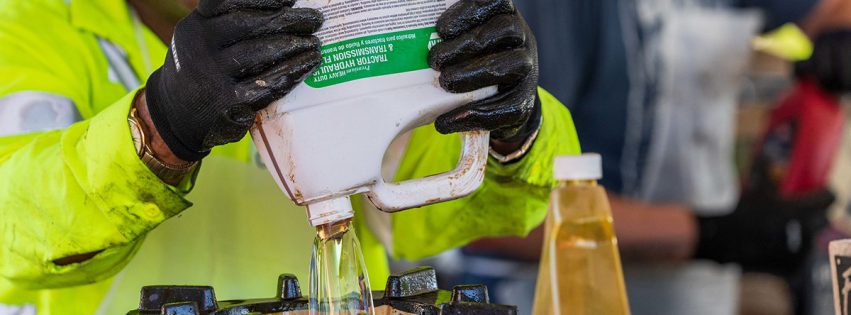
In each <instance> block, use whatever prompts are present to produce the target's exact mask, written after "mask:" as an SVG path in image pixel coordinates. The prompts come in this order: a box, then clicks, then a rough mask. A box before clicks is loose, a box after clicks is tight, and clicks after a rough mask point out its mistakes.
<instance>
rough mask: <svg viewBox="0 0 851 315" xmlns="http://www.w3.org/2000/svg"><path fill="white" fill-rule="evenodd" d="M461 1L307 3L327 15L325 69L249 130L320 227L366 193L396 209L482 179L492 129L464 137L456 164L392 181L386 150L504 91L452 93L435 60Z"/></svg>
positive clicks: (464, 190)
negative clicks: (444, 18) (441, 27)
mask: <svg viewBox="0 0 851 315" xmlns="http://www.w3.org/2000/svg"><path fill="white" fill-rule="evenodd" d="M455 2H457V0H424V1H396V0H371V1H364V0H301V1H298V2H297V3H296V7H310V8H315V9H318V10H320V11H321V12H322V13H323V14H324V15H325V19H326V21H325V24H324V25H323V27H322V29H321V30H320V31H319V33H318V36H319V37H320V38H321V39H322V42H323V47H322V56H323V62H322V65H321V66H320V67H319V68H318V69H317V70H316V72H315V73H314V74H313V75H312V76H310V77H308V78H307V79H306V80H305V82H304V83H302V84H300V85H299V86H297V87H296V88H295V89H294V90H293V91H292V92H291V93H290V94H289V95H288V96H287V97H285V98H284V99H282V100H280V101H278V102H276V103H274V104H272V105H271V106H269V107H268V108H267V109H265V110H263V111H261V112H260V113H259V114H258V118H257V123H256V124H255V126H254V128H252V131H251V134H252V137H253V139H254V142H255V144H256V146H257V148H258V151H259V152H260V155H261V157H262V159H263V160H264V162H265V163H266V166H267V167H268V168H269V170H270V171H271V172H272V175H273V176H274V177H275V180H276V181H277V182H278V185H279V186H281V188H282V189H283V190H284V191H285V192H286V193H287V194H288V195H289V197H290V199H292V200H293V201H295V202H296V203H297V204H299V205H306V206H307V210H308V217H309V220H310V223H311V224H312V225H314V226H318V225H322V224H327V223H331V222H337V221H341V220H344V219H347V218H351V217H352V216H353V211H352V207H351V202H350V200H349V196H351V195H354V194H359V193H366V195H367V196H368V197H369V200H370V201H372V203H373V204H375V206H376V208H378V209H380V210H382V211H386V212H395V211H399V210H403V209H408V208H414V207H420V206H424V205H428V204H433V203H437V202H442V201H447V200H452V199H457V198H461V197H463V196H466V195H468V194H470V193H472V192H473V191H475V190H476V189H477V188H478V187H479V185H480V184H481V182H482V180H483V178H484V168H485V164H486V162H487V158H488V153H487V152H488V145H489V143H488V133H487V132H483V131H476V132H467V133H464V134H463V137H464V142H463V146H464V147H463V150H462V154H461V159H460V161H459V164H458V166H457V167H456V168H455V169H454V170H452V171H450V172H448V173H444V174H439V175H435V176H431V177H427V178H422V179H415V180H410V181H406V182H402V183H388V182H385V181H384V179H382V177H381V163H382V158H383V156H384V153H385V151H386V150H387V148H388V146H390V143H391V142H392V141H393V139H395V138H396V137H397V136H398V135H400V134H402V133H404V132H406V131H409V130H412V129H414V128H417V127H420V126H424V125H427V124H430V123H432V122H434V120H435V119H436V118H437V116H439V115H440V114H443V113H446V112H448V111H450V110H452V109H454V108H457V107H459V106H461V105H464V104H466V103H469V102H471V101H474V100H478V99H483V98H485V97H489V96H491V95H494V94H495V93H496V88H495V87H490V88H485V89H481V90H478V91H474V92H471V93H465V94H452V93H448V92H446V91H444V90H443V89H442V88H441V87H440V86H439V84H438V81H437V77H438V73H437V72H436V71H434V70H431V69H430V68H429V67H428V64H427V55H428V50H429V49H430V48H431V47H432V46H433V45H434V44H436V43H437V42H439V41H440V38H439V37H438V35H437V33H436V31H435V27H434V26H435V22H436V21H437V18H438V17H439V16H440V14H441V13H443V12H444V11H445V10H446V9H447V8H448V7H449V6H450V5H452V4H453V3H455Z"/></svg>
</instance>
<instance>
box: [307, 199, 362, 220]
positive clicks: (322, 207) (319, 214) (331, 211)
mask: <svg viewBox="0 0 851 315" xmlns="http://www.w3.org/2000/svg"><path fill="white" fill-rule="evenodd" d="M354 216H355V211H354V210H353V209H352V201H351V198H349V196H344V197H340V198H335V199H330V200H326V201H320V202H316V203H311V204H308V205H307V217H308V220H309V221H310V224H311V225H313V226H315V227H316V226H320V225H324V224H330V223H334V222H340V221H343V220H348V219H351V218H353V217H354Z"/></svg>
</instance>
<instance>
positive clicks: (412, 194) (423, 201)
mask: <svg viewBox="0 0 851 315" xmlns="http://www.w3.org/2000/svg"><path fill="white" fill-rule="evenodd" d="M462 136H463V142H462V147H463V148H462V151H461V159H460V160H459V163H458V165H457V166H456V167H455V169H454V170H452V171H449V172H446V173H443V174H438V175H432V176H429V177H424V178H420V179H412V180H408V181H404V182H400V183H387V182H385V181H384V180H383V179H382V180H380V181H379V182H377V183H376V184H375V185H374V186H373V187H372V189H371V190H370V191H369V192H367V193H366V195H367V197H368V198H369V200H370V201H372V203H373V204H374V205H375V207H376V208H378V209H379V210H381V211H384V212H397V211H401V210H405V209H410V208H415V207H421V206H426V205H430V204H435V203H438V202H443V201H449V200H454V199H458V198H462V197H465V196H467V195H469V194H471V193H473V192H474V191H476V189H478V188H479V186H480V185H481V184H482V181H483V180H484V177H485V166H486V165H487V161H488V148H489V146H490V140H489V139H490V132H488V131H470V132H464V133H462Z"/></svg>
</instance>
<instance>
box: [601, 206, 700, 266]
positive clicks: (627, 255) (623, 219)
mask: <svg viewBox="0 0 851 315" xmlns="http://www.w3.org/2000/svg"><path fill="white" fill-rule="evenodd" d="M609 201H610V203H611V206H612V216H613V217H614V222H615V233H616V234H617V237H618V245H619V248H620V251H621V254H622V256H623V258H624V260H637V261H683V260H687V259H689V258H691V256H692V255H693V252H694V250H695V247H696V244H697V235H698V233H697V224H696V221H695V216H694V214H692V213H691V211H690V210H689V209H688V208H687V207H685V206H682V205H676V204H663V205H658V204H649V203H644V202H640V201H637V200H631V199H626V198H621V197H619V196H617V195H614V194H611V195H610V196H609Z"/></svg>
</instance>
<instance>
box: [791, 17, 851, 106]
mask: <svg viewBox="0 0 851 315" xmlns="http://www.w3.org/2000/svg"><path fill="white" fill-rule="evenodd" d="M797 70H798V74H800V75H809V76H813V77H815V78H816V79H817V80H818V82H819V85H820V86H821V87H822V88H823V89H825V90H826V91H828V92H831V93H835V94H845V93H849V92H851V30H841V31H833V32H829V33H824V34H822V35H819V37H818V38H816V41H815V43H814V49H813V55H812V57H811V58H810V59H809V60H807V61H805V62H803V63H801V64H799V65H798V68H797Z"/></svg>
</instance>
